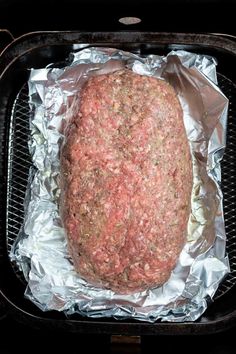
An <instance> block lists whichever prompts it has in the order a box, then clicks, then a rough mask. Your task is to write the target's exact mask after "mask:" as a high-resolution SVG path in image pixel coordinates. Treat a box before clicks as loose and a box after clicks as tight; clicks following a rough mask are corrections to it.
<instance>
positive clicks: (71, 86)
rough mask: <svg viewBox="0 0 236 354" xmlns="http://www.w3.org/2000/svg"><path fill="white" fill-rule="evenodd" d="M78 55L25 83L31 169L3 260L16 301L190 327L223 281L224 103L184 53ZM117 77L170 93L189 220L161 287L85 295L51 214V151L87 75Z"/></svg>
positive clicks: (207, 62) (210, 67)
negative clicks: (17, 226)
mask: <svg viewBox="0 0 236 354" xmlns="http://www.w3.org/2000/svg"><path fill="white" fill-rule="evenodd" d="M75 48H76V49H78V48H77V47H75ZM80 48H82V49H81V50H79V51H77V52H75V53H72V54H71V57H70V58H69V60H68V65H67V66H65V67H64V68H55V67H54V68H52V67H51V66H49V67H48V68H44V69H35V70H34V69H32V70H31V74H30V79H29V103H30V106H31V116H30V117H29V119H30V131H31V137H30V141H29V149H30V153H31V156H32V161H33V165H34V167H32V169H31V173H30V176H29V184H28V190H27V193H26V198H25V222H24V225H23V228H22V230H21V232H20V233H19V236H18V239H17V240H16V242H15V244H14V246H13V248H12V251H11V255H10V256H11V259H12V261H14V262H17V264H18V266H19V267H20V269H21V270H22V271H23V272H24V275H25V277H26V279H27V281H28V286H27V289H26V292H25V295H26V297H27V298H29V299H30V300H31V301H32V302H33V303H35V304H36V305H37V306H38V307H39V308H40V309H41V310H43V311H48V310H58V311H65V312H66V313H67V314H68V315H69V314H73V313H79V314H81V315H83V316H88V317H93V318H97V317H114V318H116V319H128V318H133V319H137V320H141V321H148V322H155V321H156V320H157V319H161V320H163V321H172V322H183V321H194V320H196V319H197V318H198V317H199V316H200V315H201V314H202V313H203V312H204V311H205V310H206V308H207V304H208V303H209V302H210V300H211V299H212V298H213V296H214V294H215V292H216V290H217V288H218V285H219V283H220V282H221V280H222V279H223V278H224V276H225V275H226V274H227V273H228V272H229V271H230V267H229V262H228V258H227V255H226V254H225V243H226V236H225V228H224V216H223V202H222V199H223V195H222V191H221V189H220V183H221V169H220V161H221V159H222V157H223V153H224V149H225V144H226V124H227V109H228V100H227V98H226V97H225V96H224V94H223V93H222V92H221V90H220V89H219V87H218V86H217V75H216V64H217V63H216V61H215V59H214V58H212V57H209V56H203V55H197V54H194V53H189V52H186V51H172V52H170V53H169V54H168V55H167V56H166V57H162V56H157V55H148V56H145V57H141V56H139V55H136V54H132V53H128V52H123V51H121V50H116V49H112V48H93V47H90V48H89V47H87V48H86V45H82V46H80ZM124 67H126V68H129V69H130V70H133V71H134V72H136V73H138V74H141V75H148V76H153V77H157V78H162V79H164V80H167V81H168V82H169V83H170V84H171V85H172V86H173V87H174V89H175V91H176V92H177V94H178V97H179V100H180V103H181V105H182V109H183V112H184V124H185V128H186V132H187V137H188V141H189V144H190V149H191V154H192V162H193V190H192V197H191V207H192V211H191V214H190V216H189V223H188V230H186V233H187V242H186V244H185V247H184V248H183V250H182V252H181V254H180V257H179V260H178V263H177V264H176V267H175V268H174V270H173V271H172V274H171V277H170V278H169V280H168V281H167V282H166V283H165V284H164V285H163V286H162V287H159V288H155V289H151V290H147V291H143V292H140V293H136V294H132V295H119V294H117V293H114V292H112V291H111V290H107V289H101V288H96V287H93V286H91V285H90V284H89V283H87V282H86V281H85V280H83V279H81V278H80V277H79V275H78V274H77V273H76V272H75V271H74V268H73V264H72V261H71V259H70V256H69V254H68V250H67V241H66V235H65V231H64V229H63V227H62V224H61V220H60V215H59V208H58V201H59V196H60V188H59V178H60V160H59V151H60V146H61V144H62V142H63V139H64V136H63V127H65V126H66V124H67V122H68V121H69V119H70V114H71V113H70V107H71V106H72V102H73V98H74V97H75V96H76V95H78V94H79V92H80V90H81V89H82V87H83V84H84V83H85V82H86V80H87V79H88V78H89V77H90V76H91V75H99V74H104V73H110V72H112V71H115V70H118V69H121V68H124ZM157 212H158V211H157Z"/></svg>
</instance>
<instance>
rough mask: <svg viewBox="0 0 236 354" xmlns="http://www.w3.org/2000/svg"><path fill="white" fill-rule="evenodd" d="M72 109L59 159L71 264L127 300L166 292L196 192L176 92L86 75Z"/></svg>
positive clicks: (127, 76)
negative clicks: (143, 293)
mask: <svg viewBox="0 0 236 354" xmlns="http://www.w3.org/2000/svg"><path fill="white" fill-rule="evenodd" d="M74 107H75V109H74V114H73V118H72V119H71V121H70V124H68V126H67V129H66V131H65V142H64V144H63V146H62V149H61V157H60V159H61V170H62V171H61V188H62V193H61V205H60V209H61V216H62V221H63V225H64V228H65V230H66V234H67V237H68V244H69V251H70V254H71V257H72V259H73V263H74V267H75V269H76V271H77V272H78V273H79V275H80V276H81V277H82V278H84V279H86V280H87V281H88V282H90V283H91V284H93V285H95V286H98V287H103V288H107V289H111V290H113V291H115V292H117V293H121V294H122V293H123V294H129V293H134V292H139V291H143V290H146V289H149V288H153V287H156V286H160V285H162V284H163V283H165V282H166V281H167V280H168V278H169V277H170V274H171V271H172V269H173V268H174V267H175V265H176V262H177V259H178V257H179V254H180V252H181V250H182V248H183V246H184V244H185V242H186V236H187V223H188V218H189V213H190V199H191V190H192V162H191V155H190V150H189V144H188V141H187V137H186V132H185V128H184V124H183V112H182V109H181V106H180V103H179V101H178V98H177V96H176V93H175V91H174V89H173V88H172V87H171V86H170V85H169V84H168V83H167V82H165V81H164V80H160V79H156V78H153V77H148V76H141V75H138V74H136V73H134V72H132V71H130V70H128V69H125V70H119V71H116V72H113V73H110V74H105V75H99V76H93V77H91V78H90V79H88V81H87V82H86V84H85V86H84V87H83V89H82V91H81V94H80V97H79V98H78V102H77V103H76V102H74ZM76 107H77V108H76Z"/></svg>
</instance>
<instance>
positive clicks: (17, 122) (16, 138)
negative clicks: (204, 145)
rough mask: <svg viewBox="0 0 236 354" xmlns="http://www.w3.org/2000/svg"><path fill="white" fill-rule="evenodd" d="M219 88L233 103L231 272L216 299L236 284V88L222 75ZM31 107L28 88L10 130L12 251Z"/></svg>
mask: <svg viewBox="0 0 236 354" xmlns="http://www.w3.org/2000/svg"><path fill="white" fill-rule="evenodd" d="M218 78H219V86H220V87H221V89H222V91H223V92H224V93H225V95H226V96H227V97H228V98H229V100H230V107H229V117H228V132H227V148H226V152H225V155H224V160H223V163H222V190H223V194H224V215H225V228H226V234H227V253H228V256H229V261H230V265H231V273H230V274H229V275H227V277H226V278H225V280H224V281H223V282H222V284H221V285H220V287H219V289H218V290H217V293H216V295H215V298H217V297H220V296H222V295H223V294H224V293H225V292H226V291H228V290H229V289H230V288H231V287H232V286H233V285H234V284H235V283H236V213H235V211H236V185H235V182H234V180H235V175H236V86H235V85H234V84H233V83H232V82H231V81H230V80H229V79H227V78H226V77H224V76H222V75H219V76H218ZM28 139H29V105H28V89H27V85H24V86H23V88H22V89H21V91H20V92H19V94H18V96H17V97H16V100H15V103H14V106H13V109H12V115H11V123H10V131H9V155H8V204H7V244H8V251H10V249H11V247H12V244H13V242H14V241H15V239H16V237H17V235H18V233H19V230H20V228H21V226H22V224H23V220H24V198H25V192H26V187H27V183H28V176H29V169H30V167H31V164H32V163H31V158H30V155H29V151H28ZM13 267H14V270H15V273H16V275H17V276H18V277H20V279H21V280H22V281H23V282H24V277H23V275H22V273H21V272H20V271H19V270H18V268H17V267H16V266H14V265H13Z"/></svg>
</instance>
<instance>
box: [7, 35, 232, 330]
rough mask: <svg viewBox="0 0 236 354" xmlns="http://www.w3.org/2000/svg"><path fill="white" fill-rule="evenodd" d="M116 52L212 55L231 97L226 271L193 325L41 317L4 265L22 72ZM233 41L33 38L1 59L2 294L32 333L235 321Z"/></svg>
mask: <svg viewBox="0 0 236 354" xmlns="http://www.w3.org/2000/svg"><path fill="white" fill-rule="evenodd" d="M78 43H89V44H91V45H103V46H109V47H110V46H111V47H118V48H122V49H124V50H128V51H132V52H135V53H139V54H161V55H163V54H166V53H167V52H169V51H170V50H171V49H186V50H189V51H192V52H197V53H204V54H209V55H213V56H214V57H215V58H216V59H217V60H218V63H219V65H218V72H219V75H218V80H219V86H220V88H221V89H222V91H223V92H224V93H225V95H226V96H227V97H228V98H229V101H230V107H229V118H228V131H227V149H226V152H225V156H224V160H223V163H222V189H223V194H224V215H225V224H226V234H227V253H228V255H229V261H230V266H231V273H230V274H229V275H228V276H227V277H226V278H225V280H224V281H223V282H222V284H221V285H220V287H219V289H218V291H217V293H216V295H215V297H214V302H213V303H212V304H209V308H208V310H207V311H206V312H205V313H204V315H202V316H201V318H200V319H199V320H198V321H196V322H189V323H177V324H173V323H167V322H166V323H165V322H164V323H163V322H159V321H158V322H156V323H155V324H149V323H140V322H137V321H131V320H129V321H116V320H113V319H102V320H101V319H99V320H91V319H88V318H82V317H81V316H79V315H74V316H72V317H70V318H66V316H65V315H64V314H62V313H58V312H55V311H52V312H46V313H43V312H41V311H40V310H39V309H38V308H36V306H34V305H33V304H32V303H30V301H28V300H26V299H25V298H24V290H25V286H26V283H25V280H24V278H23V276H22V274H21V272H19V270H18V268H17V267H15V266H14V265H13V264H12V263H11V262H10V261H9V257H8V254H9V251H10V249H11V246H12V244H13V242H14V240H15V239H16V237H17V234H18V232H19V230H20V227H21V226H22V223H23V217H24V197H25V191H26V186H27V181H28V175H29V169H30V166H31V159H30V155H29V152H28V136H29V127H28V124H29V119H28V117H29V106H28V96H27V94H28V91H27V84H26V82H27V79H28V75H29V71H28V69H29V68H31V67H34V68H37V67H44V66H45V65H47V64H49V63H51V62H60V61H64V60H65V58H66V57H67V56H68V54H69V52H70V51H71V50H73V44H78ZM235 57H236V43H234V42H233V41H232V40H229V39H226V38H221V37H217V36H214V35H194V34H188V35H186V34H168V33H162V34H160V33H145V32H143V33H136V32H121V33H108V32H107V33H96V34H92V33H76V32H54V33H50V32H49V33H45V32H44V33H32V34H29V35H26V36H23V37H22V38H20V39H18V40H16V41H15V42H14V43H13V44H12V45H11V46H10V47H9V48H8V49H7V50H6V51H5V52H4V53H3V54H2V56H1V57H0V58H1V61H0V75H1V76H0V197H1V200H2V207H1V211H0V213H1V214H0V232H1V233H0V292H1V293H2V295H3V296H4V298H5V299H6V301H7V302H9V303H10V304H11V306H10V307H9V308H10V309H9V314H10V315H12V316H14V317H15V318H17V319H18V320H21V321H24V322H26V323H31V324H32V325H33V326H34V327H42V326H43V327H47V326H49V327H52V326H53V327H55V328H61V329H63V330H69V331H78V332H85V333H104V334H111V333H113V334H114V333H117V334H130V335H141V334H156V333H159V334H160V333H165V334H170V333H171V334H173V333H176V334H187V333H210V332H215V331H220V330H224V329H225V328H227V327H229V326H231V325H232V324H233V323H234V322H235V319H236V301H235V300H234V297H235V294H236V285H235V284H236V229H235V217H236V214H235V207H236V190H235V182H234V175H235V172H236V161H235V159H236V86H235V84H234V82H236V75H235V73H234V65H235V64H234V61H235Z"/></svg>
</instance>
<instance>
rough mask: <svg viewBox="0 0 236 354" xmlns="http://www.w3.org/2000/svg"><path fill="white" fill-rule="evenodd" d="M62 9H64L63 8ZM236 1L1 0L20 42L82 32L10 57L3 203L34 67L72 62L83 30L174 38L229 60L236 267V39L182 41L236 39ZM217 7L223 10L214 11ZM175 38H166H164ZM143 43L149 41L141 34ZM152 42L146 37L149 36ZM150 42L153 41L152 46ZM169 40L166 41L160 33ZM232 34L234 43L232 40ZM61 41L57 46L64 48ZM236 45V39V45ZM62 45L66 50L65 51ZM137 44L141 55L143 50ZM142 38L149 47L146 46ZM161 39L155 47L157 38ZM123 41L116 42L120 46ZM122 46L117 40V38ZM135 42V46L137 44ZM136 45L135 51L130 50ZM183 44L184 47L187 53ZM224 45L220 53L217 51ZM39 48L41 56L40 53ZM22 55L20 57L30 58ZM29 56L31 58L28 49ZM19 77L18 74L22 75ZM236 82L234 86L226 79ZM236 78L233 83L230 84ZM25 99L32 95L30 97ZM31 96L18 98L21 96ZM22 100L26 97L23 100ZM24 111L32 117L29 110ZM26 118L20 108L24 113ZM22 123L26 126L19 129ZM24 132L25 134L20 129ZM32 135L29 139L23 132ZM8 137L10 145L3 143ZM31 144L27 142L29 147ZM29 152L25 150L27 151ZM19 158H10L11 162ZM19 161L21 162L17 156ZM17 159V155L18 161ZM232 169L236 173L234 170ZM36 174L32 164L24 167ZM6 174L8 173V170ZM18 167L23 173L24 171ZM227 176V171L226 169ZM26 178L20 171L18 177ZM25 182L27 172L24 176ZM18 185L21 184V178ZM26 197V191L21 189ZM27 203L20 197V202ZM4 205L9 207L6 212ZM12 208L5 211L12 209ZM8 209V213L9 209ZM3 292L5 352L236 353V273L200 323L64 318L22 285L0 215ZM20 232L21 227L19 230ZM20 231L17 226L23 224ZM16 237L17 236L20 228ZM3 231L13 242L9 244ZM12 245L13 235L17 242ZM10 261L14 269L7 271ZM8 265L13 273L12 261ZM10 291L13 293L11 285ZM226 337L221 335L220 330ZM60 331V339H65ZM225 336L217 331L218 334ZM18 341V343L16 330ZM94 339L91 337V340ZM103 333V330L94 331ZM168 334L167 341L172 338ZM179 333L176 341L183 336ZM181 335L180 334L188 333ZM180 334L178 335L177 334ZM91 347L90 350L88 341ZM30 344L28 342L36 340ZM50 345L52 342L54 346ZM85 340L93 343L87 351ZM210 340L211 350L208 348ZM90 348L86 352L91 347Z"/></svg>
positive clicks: (2, 104)
mask: <svg viewBox="0 0 236 354" xmlns="http://www.w3.org/2000/svg"><path fill="white" fill-rule="evenodd" d="M58 4H59V5H58ZM235 5H236V1H235V0H140V1H138V0H113V1H112V6H111V1H108V0H97V1H96V0H67V1H63V0H62V1H60V2H58V1H56V0H39V1H38V2H37V6H35V3H34V2H33V1H29V0H20V1H19V0H0V29H1V28H6V29H9V30H10V31H11V32H12V34H13V35H14V36H15V37H18V36H20V35H22V34H24V33H27V32H31V31H47V30H53V31H58V30H59V31H65V30H74V31H77V34H75V35H74V36H73V35H72V36H71V37H70V34H69V33H68V34H65V33H64V35H62V34H60V33H54V34H53V35H48V34H45V35H44V34H39V37H37V36H36V37H37V38H36V37H35V38H33V37H34V36H32V38H30V39H29V40H28V42H27V39H26V41H24V39H23V40H21V41H19V43H18V46H15V47H14V46H13V47H12V48H11V50H10V51H9V52H8V53H7V54H6V55H5V56H4V58H3V60H1V59H0V67H1V69H3V68H4V67H6V66H8V65H9V64H10V63H11V61H12V60H15V64H16V65H15V64H14V67H11V65H10V66H9V68H8V71H7V76H6V77H5V79H4V80H3V81H2V82H1V83H0V90H2V91H1V93H2V92H3V93H4V94H3V96H1V94H0V165H1V166H3V168H0V200H1V201H2V202H3V201H6V199H5V197H6V195H5V193H6V190H7V180H6V174H5V172H6V168H7V166H6V165H7V160H6V152H7V151H8V148H9V145H8V144H7V145H6V139H5V134H6V131H7V136H8V137H9V131H8V128H9V123H10V120H14V122H15V124H16V123H17V124H18V126H16V125H15V127H16V128H17V130H18V133H19V134H18V137H19V138H18V140H16V139H13V140H12V143H13V145H14V148H13V150H12V153H13V154H14V153H17V151H21V153H22V150H21V148H20V145H21V143H22V139H23V138H24V137H25V135H24V134H26V130H25V127H23V130H22V127H21V123H20V115H19V114H18V115H17V114H15V116H13V115H12V105H13V102H14V101H15V100H16V97H17V95H18V94H19V91H20V90H21V89H22V86H23V85H24V84H25V82H26V80H27V73H26V70H25V69H26V68H28V67H29V66H32V65H31V63H32V62H34V64H35V65H34V66H38V67H41V66H43V65H46V64H47V63H49V62H51V61H53V60H54V59H55V58H57V60H58V59H59V60H63V59H64V58H65V56H66V55H67V54H68V52H69V51H70V49H71V43H72V42H74V41H75V39H76V38H78V32H80V33H84V32H86V31H91V32H93V34H91V35H90V36H89V37H87V38H89V40H90V41H91V42H93V41H94V40H95V41H96V40H97V41H98V42H99V39H96V38H100V39H101V38H102V37H101V36H100V37H99V34H98V31H105V32H107V35H105V37H104V35H103V38H105V42H109V41H111V37H110V36H109V33H110V31H124V32H126V31H127V30H128V31H131V32H132V31H139V32H144V31H149V32H158V31H159V32H160V31H161V32H173V33H172V42H171V43H172V44H175V45H176V44H177V43H178V42H179V44H178V45H180V47H181V48H186V49H188V50H196V51H199V50H202V51H203V52H204V53H206V51H207V53H209V54H213V55H214V54H215V55H216V56H217V58H218V59H219V66H218V69H219V72H220V73H222V75H223V76H222V78H221V85H222V89H223V91H224V90H225V93H226V94H229V93H230V94H231V95H232V97H233V102H234V105H233V106H232V104H231V111H230V117H231V118H230V122H231V123H230V126H229V129H230V131H231V132H230V139H229V143H230V145H229V146H228V150H227V152H226V154H227V161H225V163H224V165H223V179H224V178H225V179H228V184H227V186H226V187H225V190H224V193H225V194H226V196H227V195H228V197H227V198H228V204H227V206H226V212H227V218H228V225H229V228H228V231H227V232H228V234H230V243H228V245H227V247H228V250H229V249H232V252H231V255H230V257H231V262H233V263H234V266H236V265H235V262H236V258H235V257H236V254H235V249H236V247H235V242H236V239H235V203H236V199H235V198H234V193H233V194H232V189H234V188H235V182H234V175H235V168H236V162H235V156H236V155H235V150H234V149H235V148H234V146H235V145H236V135H235V133H236V123H235V119H236V111H235V101H234V100H235V98H236V95H235V83H236V72H235V51H234V54H232V48H233V47H234V44H233V43H231V44H230V41H229V42H227V40H226V42H227V43H228V44H227V45H226V47H227V49H225V46H224V45H223V44H222V42H220V41H218V40H217V39H215V43H213V42H211V43H210V45H209V43H208V40H207V37H205V38H204V46H202V44H203V43H202V40H201V39H199V38H200V37H198V36H197V35H196V36H195V38H193V37H192V44H191V45H190V44H188V45H187V46H186V43H185V41H186V38H187V37H188V36H186V37H185V40H184V41H183V42H181V41H179V39H178V37H176V36H175V33H176V32H185V33H190V32H195V34H197V33H204V32H210V33H227V34H229V35H235V34H236V28H235V25H234V23H235V8H236V6H235ZM213 9H214V12H213ZM123 16H137V17H140V18H141V20H142V22H141V23H140V24H138V25H132V26H124V25H122V24H120V23H119V22H118V19H119V18H120V17H123ZM82 37H83V36H82ZM163 37H164V38H165V34H164V35H163ZM141 38H142V36H141ZM143 38H144V37H143ZM147 38H148V37H145V40H144V42H147V40H148V39H147ZM158 38H159V39H161V38H160V37H158ZM229 38H230V37H229ZM10 40H11V36H10V35H8V34H7V33H5V35H3V36H1V33H0V51H1V48H3V47H4V46H5V45H6V44H7V43H8V42H9V41H10ZM55 40H56V41H57V44H55ZM232 40H233V39H232ZM58 42H60V45H58V44H59V43H58ZM130 42H132V43H133V44H132V45H131V47H132V46H133V47H132V48H133V49H134V50H136V49H137V47H136V44H135V43H134V41H132V40H130ZM137 42H139V43H140V41H139V40H137ZM151 42H152V41H151ZM159 42H161V43H160V45H159V46H157V47H158V48H156V50H157V52H159V51H161V52H163V51H164V52H165V51H167V50H169V49H170V48H171V49H172V46H171V45H167V44H164V43H162V40H160V41H159ZM115 43H116V41H115ZM112 44H113V42H112ZM129 44H130V43H129ZM129 44H128V47H129ZM178 45H177V47H178ZM212 46H213V47H214V49H213V48H212ZM32 47H34V50H33V51H32V50H31V49H32ZM154 47H155V45H154V46H152V43H151V46H145V45H144V46H142V50H144V52H145V51H149V50H152V49H153V48H154ZM22 50H23V52H24V55H21V57H18V58H17V56H18V55H19V53H23V52H22ZM27 51H28V52H29V56H27V55H26V52H27ZM16 76H17V77H16ZM225 80H226V81H225ZM229 80H230V84H229ZM21 94H22V95H24V89H23V91H21ZM19 98H22V96H20V97H19V96H18V99H19ZM17 102H18V103H20V101H19V100H18V101H17ZM25 109H26V108H25V106H24V107H23V116H24V114H25V113H26V112H25ZM18 113H19V112H18ZM19 125H20V126H19ZM18 128H20V131H19V129H18ZM22 134H23V135H22ZM3 136H4V138H3V139H2V137H3ZM24 148H25V145H23V149H24ZM17 149H19V150H17ZM8 157H9V156H8ZM12 157H13V156H12ZM13 161H14V159H13ZM229 166H230V167H229ZM24 167H26V168H27V166H25V165H24ZM4 171H5V172H4ZM14 171H15V170H14ZM224 171H225V172H224ZM229 171H231V172H230V173H231V176H232V177H231V180H229ZM15 173H17V171H15ZM19 177H21V176H19ZM14 181H15V186H17V183H18V182H19V179H18V180H17V179H16V180H15V179H14ZM21 192H22V191H21ZM18 200H19V199H18ZM12 203H13V204H12V206H13V207H14V203H17V199H14V198H12ZM0 209H1V207H0ZM5 211H6V210H4V212H5ZM1 212H2V210H1ZM20 218H21V215H18V216H17V218H16V220H14V221H15V222H16V224H17V225H18V226H19V220H21V219H20ZM0 219H1V220H0V278H1V277H2V279H0V288H1V289H2V290H3V293H4V297H3V296H2V295H1V294H0V333H1V344H0V353H1V354H11V353H16V352H17V351H19V352H21V351H23V350H24V351H25V352H26V353H27V352H32V351H33V352H35V353H41V352H42V351H44V350H45V348H47V349H48V350H47V351H51V352H56V351H57V350H58V351H59V352H60V351H62V348H63V347H65V348H66V350H67V351H69V352H70V353H77V352H78V351H80V352H89V349H91V351H92V352H93V351H95V350H96V351H98V350H99V351H100V350H102V351H103V352H104V353H106V352H107V353H114V352H115V353H118V352H119V353H131V352H132V353H134V352H136V353H141V352H142V353H149V352H151V351H152V352H153V350H154V349H155V348H158V349H160V348H161V349H162V348H163V350H165V351H166V352H170V351H171V352H172V351H173V348H174V350H176V351H177V352H178V351H181V352H183V353H185V352H186V353H187V351H188V352H189V350H190V348H192V349H191V351H193V352H196V353H199V352H202V351H203V350H204V352H208V353H216V354H218V353H224V354H228V353H229V354H231V353H233V352H234V351H235V348H234V347H235V341H234V335H235V334H236V327H235V324H236V301H235V299H236V287H235V285H234V277H235V275H234V274H233V275H231V276H229V277H228V278H227V280H226V282H225V283H224V284H223V285H222V286H221V288H220V289H219V291H218V293H217V294H216V297H218V299H217V300H216V301H215V302H214V303H213V304H211V305H210V307H209V309H208V311H207V312H206V314H204V315H203V316H202V317H201V319H200V320H199V321H197V322H196V323H189V324H179V325H178V326H175V325H174V326H172V325H170V324H165V323H163V324H158V327H156V326H153V325H149V324H142V323H136V322H127V321H126V322H118V323H117V322H115V321H113V320H106V319H104V320H99V321H93V320H86V319H81V318H80V317H74V318H72V319H66V318H65V317H64V316H63V315H61V314H57V313H46V314H43V313H41V312H40V311H39V310H38V309H36V308H35V307H34V306H33V305H32V304H30V303H29V302H28V301H27V300H25V299H24V298H23V291H24V284H23V283H22V281H21V280H20V278H21V275H20V274H16V269H12V267H11V266H10V264H9V262H8V258H7V246H6V238H5V235H6V224H5V221H4V220H3V221H4V222H3V223H2V214H1V217H0ZM14 226H15V225H13V227H12V229H14ZM18 226H17V227H18ZM13 234H14V232H13ZM2 235H4V238H3V239H2ZM8 241H9V242H11V241H10V237H9V238H8ZM3 264H4V268H2V265H3ZM6 264H7V267H6V268H5V265H6ZM5 286H6V288H4V287H5ZM219 331H220V332H223V333H218V332H219ZM58 332H59V333H60V335H58ZM215 332H217V334H214V333H215ZM9 333H10V334H11V338H14V340H10V341H9V339H8V334H9ZM26 333H27V336H28V338H31V339H32V342H33V343H34V345H33V346H32V347H31V346H30V345H28V343H27V342H26V341H25V338H26ZM88 333H90V334H93V337H92V338H93V339H92V340H91V336H90V334H88ZM94 333H97V334H94ZM114 333H120V334H132V335H138V334H141V335H143V334H148V335H147V336H143V337H142V343H141V345H138V346H129V345H121V346H119V345H118V346H115V345H111V344H110V337H109V336H110V334H114ZM163 334H164V335H165V336H162V335H163ZM182 334H188V339H187V343H191V346H189V344H187V345H186V342H185V338H183V337H182ZM195 334H210V335H209V337H208V339H206V337H204V338H205V340H204V338H203V339H202V338H201V339H200V340H199V339H198V337H196V336H195ZM173 335H174V336H173ZM179 335H180V336H179ZM170 336H171V337H170ZM78 342H79V343H82V345H81V346H79V345H78ZM26 343H27V344H26ZM46 343H48V344H46ZM83 343H84V344H85V346H83ZM203 343H204V344H203ZM86 345H87V349H82V350H81V348H86Z"/></svg>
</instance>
